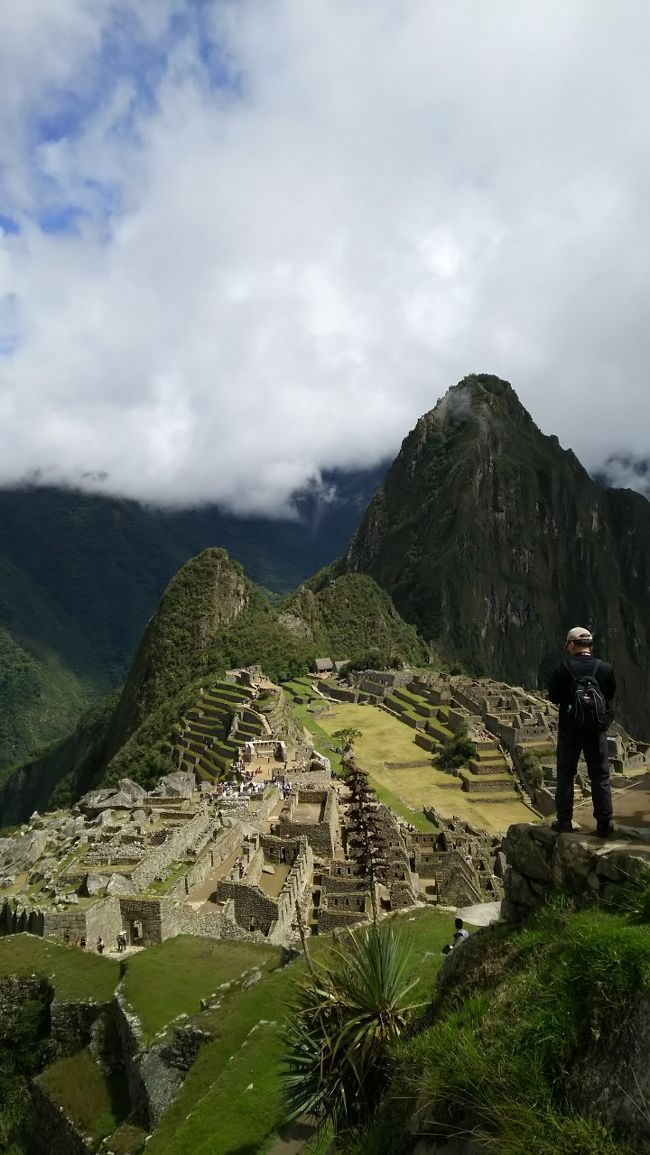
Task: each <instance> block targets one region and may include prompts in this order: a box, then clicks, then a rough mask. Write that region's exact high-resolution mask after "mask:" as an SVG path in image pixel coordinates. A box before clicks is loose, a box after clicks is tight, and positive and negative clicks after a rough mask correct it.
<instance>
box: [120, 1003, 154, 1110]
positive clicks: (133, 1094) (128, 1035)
mask: <svg viewBox="0 0 650 1155" xmlns="http://www.w3.org/2000/svg"><path fill="white" fill-rule="evenodd" d="M115 1002H116V1011H115V1024H116V1027H117V1033H118V1037H119V1040H120V1046H121V1050H122V1061H123V1064H124V1073H125V1075H126V1081H127V1085H128V1088H129V1099H130V1100H131V1107H132V1109H133V1115H134V1117H135V1119H136V1120H137V1121H138V1122H140V1123H144V1124H145V1125H146V1124H148V1122H149V1106H148V1102H147V1092H146V1088H145V1085H144V1082H143V1080H142V1075H141V1073H140V1067H139V1063H138V1056H139V1055H140V1053H141V1051H142V1050H143V1049H144V1031H143V1029H142V1023H141V1022H140V1020H139V1018H138V1016H137V1015H136V1013H135V1011H134V1010H133V1008H132V1007H131V1006H129V1004H128V1003H127V1001H126V999H125V998H124V995H123V994H122V992H121V991H120V990H118V991H117V993H116V995H115Z"/></svg>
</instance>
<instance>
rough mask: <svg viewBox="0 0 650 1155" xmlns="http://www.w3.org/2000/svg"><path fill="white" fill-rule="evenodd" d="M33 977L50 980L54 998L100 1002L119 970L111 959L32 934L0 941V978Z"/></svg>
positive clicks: (109, 994)
mask: <svg viewBox="0 0 650 1155" xmlns="http://www.w3.org/2000/svg"><path fill="white" fill-rule="evenodd" d="M33 974H41V975H44V976H45V977H49V978H51V980H52V984H53V986H54V990H55V994H56V997H57V998H58V999H63V1000H67V1001H69V1002H81V1001H82V1000H84V999H94V1000H95V1002H98V1003H104V1002H109V1000H110V999H111V998H112V996H113V993H114V991H115V988H116V986H117V984H118V981H119V974H120V970H119V965H118V963H117V962H115V961H114V960H113V959H109V958H100V956H99V955H96V954H90V953H89V952H87V951H82V950H79V949H78V948H77V947H75V946H66V945H65V944H64V943H61V942H59V941H58V940H55V939H43V938H39V937H37V936H36V935H33V934H13V935H7V936H6V937H4V938H0V978H2V977H4V976H5V975H33Z"/></svg>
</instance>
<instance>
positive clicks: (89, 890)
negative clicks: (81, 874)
mask: <svg viewBox="0 0 650 1155" xmlns="http://www.w3.org/2000/svg"><path fill="white" fill-rule="evenodd" d="M109 882H110V875H108V874H91V873H90V872H89V873H88V874H87V875H86V877H85V878H84V880H83V882H82V884H81V893H82V894H86V895H88V896H89V897H90V898H97V896H98V895H101V894H106V890H107V887H108V884H109Z"/></svg>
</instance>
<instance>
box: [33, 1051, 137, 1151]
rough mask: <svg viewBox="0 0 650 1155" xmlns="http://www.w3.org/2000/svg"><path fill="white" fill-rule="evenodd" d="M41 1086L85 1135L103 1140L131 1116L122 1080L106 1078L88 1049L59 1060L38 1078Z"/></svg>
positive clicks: (114, 1077)
mask: <svg viewBox="0 0 650 1155" xmlns="http://www.w3.org/2000/svg"><path fill="white" fill-rule="evenodd" d="M38 1081H39V1083H40V1084H41V1085H42V1087H43V1088H44V1090H45V1091H47V1093H48V1094H49V1095H50V1096H51V1098H52V1099H53V1100H54V1101H55V1102H56V1103H58V1104H59V1106H60V1107H62V1108H63V1110H64V1111H65V1113H66V1115H68V1116H69V1117H70V1118H71V1119H72V1120H73V1121H74V1122H75V1123H76V1125H77V1126H78V1127H79V1128H81V1130H82V1131H83V1132H84V1134H86V1135H92V1136H93V1138H95V1139H96V1140H98V1139H103V1138H104V1136H106V1135H110V1134H111V1132H112V1131H114V1130H115V1129H116V1127H117V1126H118V1125H119V1124H120V1123H121V1122H122V1121H123V1120H124V1119H125V1118H126V1117H127V1116H128V1115H129V1114H130V1110H131V1104H130V1100H129V1096H128V1090H127V1087H126V1083H125V1080H124V1078H123V1076H120V1075H111V1076H108V1077H107V1076H106V1075H104V1074H103V1073H102V1071H100V1069H99V1067H98V1066H97V1064H96V1063H95V1061H94V1059H93V1057H92V1055H91V1053H90V1051H89V1050H88V1049H87V1048H85V1049H84V1050H83V1051H79V1052H78V1053H77V1054H76V1055H71V1056H70V1058H67V1059H59V1060H58V1062H56V1063H52V1064H51V1066H49V1067H46V1068H45V1070H44V1071H43V1073H42V1075H39V1079H38Z"/></svg>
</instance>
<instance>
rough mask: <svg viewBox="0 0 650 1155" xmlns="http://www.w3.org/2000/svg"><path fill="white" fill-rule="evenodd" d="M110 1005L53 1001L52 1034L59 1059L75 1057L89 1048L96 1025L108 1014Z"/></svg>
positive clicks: (51, 1004) (51, 1013) (51, 1009)
mask: <svg viewBox="0 0 650 1155" xmlns="http://www.w3.org/2000/svg"><path fill="white" fill-rule="evenodd" d="M110 1005H111V1004H110V1003H95V1002H91V1001H89V1000H86V1001H84V1002H64V1001H63V1000H61V999H56V998H55V999H53V1000H52V1002H51V1003H50V1034H51V1037H52V1042H53V1044H54V1051H55V1053H56V1056H57V1058H65V1057H67V1056H68V1055H74V1054H76V1052H77V1051H80V1050H82V1048H83V1047H87V1046H88V1044H89V1043H90V1040H91V1038H92V1030H93V1027H94V1025H95V1023H96V1022H97V1020H98V1019H100V1018H101V1017H102V1016H104V1015H106V1014H107V1013H108V1010H109V1007H110Z"/></svg>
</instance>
